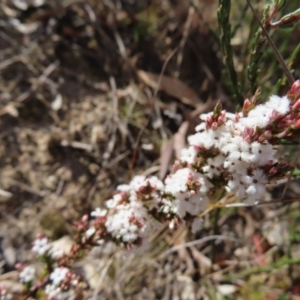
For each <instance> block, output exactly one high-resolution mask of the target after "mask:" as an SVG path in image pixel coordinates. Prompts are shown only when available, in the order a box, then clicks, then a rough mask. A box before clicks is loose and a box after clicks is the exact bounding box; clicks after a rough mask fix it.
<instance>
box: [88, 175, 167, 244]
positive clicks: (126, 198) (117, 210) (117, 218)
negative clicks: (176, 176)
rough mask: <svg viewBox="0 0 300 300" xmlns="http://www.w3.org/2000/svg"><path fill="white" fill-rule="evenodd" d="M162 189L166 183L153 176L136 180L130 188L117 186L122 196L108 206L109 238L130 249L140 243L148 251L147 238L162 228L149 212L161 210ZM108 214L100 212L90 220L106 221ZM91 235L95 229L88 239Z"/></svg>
mask: <svg viewBox="0 0 300 300" xmlns="http://www.w3.org/2000/svg"><path fill="white" fill-rule="evenodd" d="M163 189H164V185H163V183H162V182H161V181H160V180H159V179H158V178H157V177H154V176H153V177H150V178H146V177H145V176H136V177H134V178H133V180H132V181H131V182H130V183H129V184H128V185H125V184H123V185H120V186H118V188H117V190H118V191H119V193H118V194H116V195H115V196H114V197H113V198H112V199H110V200H108V201H107V202H106V206H107V208H109V209H110V210H111V211H113V213H112V214H110V215H107V219H106V222H105V227H106V230H107V232H108V234H110V235H111V236H112V238H114V239H116V240H117V241H120V242H123V243H125V244H127V245H133V244H137V243H138V244H139V246H142V248H145V247H147V245H146V243H147V239H145V237H148V236H149V235H150V233H152V232H154V231H155V230H157V229H158V228H159V227H160V226H161V223H159V222H158V221H157V220H155V219H154V218H153V216H152V215H151V213H150V211H151V210H153V209H158V205H159V201H160V198H161V196H160V195H161V193H162V192H163ZM106 213H107V210H102V211H101V210H100V209H99V208H98V209H96V210H95V211H94V212H92V213H91V216H92V217H99V216H100V217H103V216H104V215H105V214H106ZM91 228H93V227H91ZM92 233H94V229H89V230H88V231H87V232H86V235H90V234H92Z"/></svg>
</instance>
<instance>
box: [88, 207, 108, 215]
mask: <svg viewBox="0 0 300 300" xmlns="http://www.w3.org/2000/svg"><path fill="white" fill-rule="evenodd" d="M106 214H107V209H101V208H99V207H97V208H96V209H95V210H94V211H92V212H91V217H94V218H98V217H104V216H106Z"/></svg>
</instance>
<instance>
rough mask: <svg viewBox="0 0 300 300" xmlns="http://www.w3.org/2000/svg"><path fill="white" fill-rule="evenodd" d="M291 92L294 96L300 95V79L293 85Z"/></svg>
mask: <svg viewBox="0 0 300 300" xmlns="http://www.w3.org/2000/svg"><path fill="white" fill-rule="evenodd" d="M289 92H290V93H291V94H293V95H295V94H299V93H300V80H299V79H298V80H296V81H295V82H294V83H293V85H292V87H291V89H290V91H289Z"/></svg>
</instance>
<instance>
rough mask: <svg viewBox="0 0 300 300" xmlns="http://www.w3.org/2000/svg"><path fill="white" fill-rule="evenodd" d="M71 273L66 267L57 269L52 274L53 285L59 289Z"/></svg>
mask: <svg viewBox="0 0 300 300" xmlns="http://www.w3.org/2000/svg"><path fill="white" fill-rule="evenodd" d="M69 272H70V270H69V269H68V268H65V267H59V268H55V269H54V271H53V272H52V273H51V274H50V280H51V281H52V284H53V285H54V286H56V287H58V286H59V285H60V284H61V283H62V282H63V281H64V279H65V278H66V276H67V274H68V273H69Z"/></svg>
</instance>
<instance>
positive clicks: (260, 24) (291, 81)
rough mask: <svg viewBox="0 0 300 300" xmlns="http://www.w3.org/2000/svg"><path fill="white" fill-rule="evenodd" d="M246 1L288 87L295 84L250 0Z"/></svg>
mask: <svg viewBox="0 0 300 300" xmlns="http://www.w3.org/2000/svg"><path fill="white" fill-rule="evenodd" d="M246 1H247V3H248V5H249V6H250V8H251V10H252V12H253V15H254V17H255V19H256V20H257V22H258V24H259V26H260V28H261V30H262V31H263V33H264V35H265V37H266V39H267V41H268V43H269V44H270V46H271V48H272V49H273V52H274V54H275V56H276V58H277V60H278V62H279V63H280V65H281V67H282V69H283V71H284V73H285V75H286V76H287V78H288V81H289V83H290V85H292V84H293V83H294V82H295V78H294V76H293V75H292V73H291V71H290V70H289V68H288V67H287V65H286V63H285V62H284V60H283V58H282V56H281V54H280V53H279V51H278V49H277V47H276V46H275V44H274V42H273V41H272V39H271V38H270V35H269V33H268V31H267V30H266V29H265V27H264V26H263V25H262V23H261V21H260V19H259V17H258V15H257V13H256V11H255V10H254V8H253V6H252V4H251V2H250V0H246Z"/></svg>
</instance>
